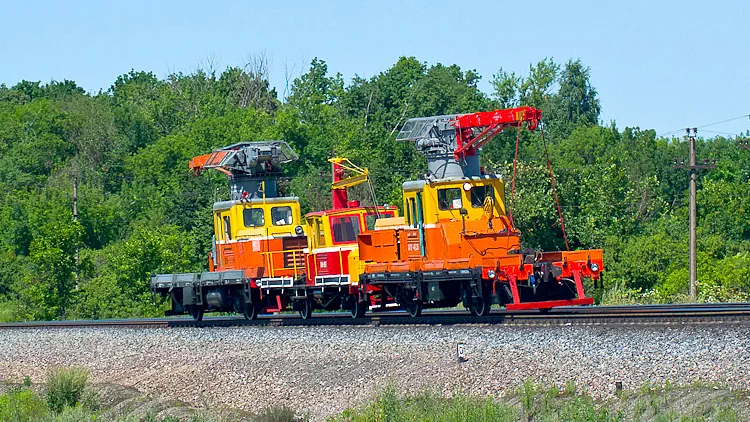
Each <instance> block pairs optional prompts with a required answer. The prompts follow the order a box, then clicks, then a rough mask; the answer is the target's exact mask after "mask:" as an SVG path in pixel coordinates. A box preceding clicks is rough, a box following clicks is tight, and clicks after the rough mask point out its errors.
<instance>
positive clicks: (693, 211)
mask: <svg viewBox="0 0 750 422" xmlns="http://www.w3.org/2000/svg"><path fill="white" fill-rule="evenodd" d="M685 132H686V133H687V136H688V141H689V143H690V146H689V153H688V164H687V165H685V160H680V162H679V163H678V162H677V160H674V166H673V167H674V168H686V169H688V170H689V174H690V177H689V180H690V300H692V301H693V302H695V301H696V300H697V299H698V288H697V280H698V268H697V251H696V218H697V206H696V201H695V197H696V189H697V186H696V184H697V181H698V170H699V169H712V168H716V160H704V162H703V164H697V163H696V159H695V136H696V135H697V134H698V129H697V128H693V129H692V132H693V133H692V135H691V134H690V128H686V129H685Z"/></svg>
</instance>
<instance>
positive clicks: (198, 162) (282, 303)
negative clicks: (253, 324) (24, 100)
mask: <svg viewBox="0 0 750 422" xmlns="http://www.w3.org/2000/svg"><path fill="white" fill-rule="evenodd" d="M297 158H298V157H297V155H296V154H295V153H294V151H292V149H291V148H290V147H289V145H288V144H286V143H285V142H283V141H262V142H245V143H239V144H235V145H230V146H228V147H225V148H220V149H218V150H216V151H213V152H211V153H209V154H206V155H202V156H199V157H195V158H194V159H193V160H191V161H190V163H189V167H190V169H191V170H192V171H193V172H194V173H195V174H197V175H198V174H200V173H201V171H203V170H206V169H215V170H218V171H220V172H222V173H224V174H226V175H227V176H228V179H229V182H230V183H229V185H230V186H229V187H230V200H227V201H218V202H216V203H214V204H213V223H214V236H213V241H212V248H211V251H210V252H209V253H208V271H204V272H202V273H182V274H157V275H154V276H152V277H151V283H150V288H151V291H152V292H153V293H154V294H159V295H161V296H163V297H167V296H168V297H170V299H171V302H172V303H171V304H172V306H171V308H172V309H171V310H170V311H168V312H167V315H181V314H186V313H187V314H190V315H191V316H192V317H193V319H195V320H196V321H200V320H201V319H202V318H203V315H204V313H205V312H206V311H213V312H237V313H242V314H244V316H245V317H246V318H247V319H255V318H256V317H257V316H258V314H260V313H275V312H281V311H284V310H288V309H290V308H291V309H294V310H297V311H299V313H300V315H301V316H302V318H304V319H307V318H309V317H310V316H311V315H312V311H313V310H315V309H325V310H338V309H350V308H354V311H353V314H357V315H359V314H361V313H362V312H363V309H362V307H361V305H359V304H358V300H357V297H358V292H359V290H358V287H357V281H358V278H357V277H358V275H359V273H356V275H355V277H352V276H351V274H350V271H349V268H350V262H354V264H352V265H351V268H353V269H354V268H357V267H358V261H357V235H358V234H359V233H361V232H363V231H365V230H367V229H369V228H372V227H373V226H374V223H375V221H376V220H377V219H378V218H380V217H393V216H397V215H398V210H397V208H396V207H389V206H371V207H364V206H360V204H359V202H358V201H349V200H348V196H347V189H348V188H350V187H352V186H355V185H358V184H360V183H365V182H367V183H368V184H369V183H370V179H369V172H368V171H367V169H363V168H360V167H357V166H356V165H354V164H353V163H351V162H350V161H349V160H348V159H345V158H334V159H331V160H329V161H331V163H332V167H333V182H332V204H333V206H332V208H331V209H329V210H325V211H320V212H313V213H309V214H307V215H306V216H305V217H304V218H302V217H301V211H300V202H299V198H298V197H287V196H281V195H280V193H279V189H278V179H279V177H280V176H281V174H282V171H281V166H282V165H284V164H287V163H289V162H291V161H293V160H296V159H297ZM347 173H349V174H352V173H353V174H354V175H353V176H349V177H347V176H346V174H347ZM369 188H370V192H373V190H372V186H371V185H370V186H369ZM373 200H374V195H373ZM308 234H309V236H308ZM352 280H354V281H353V282H352ZM358 305H359V307H358Z"/></svg>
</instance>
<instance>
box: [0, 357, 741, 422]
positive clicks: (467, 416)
mask: <svg viewBox="0 0 750 422" xmlns="http://www.w3.org/2000/svg"><path fill="white" fill-rule="evenodd" d="M87 381H88V371H87V370H86V369H83V368H66V369H57V370H54V371H50V372H49V374H48V376H47V384H48V385H47V389H46V392H45V394H44V396H43V398H42V397H40V396H39V395H37V394H36V393H35V392H34V391H33V390H32V388H31V387H32V383H31V380H30V379H28V377H27V378H25V379H24V382H23V385H21V386H19V387H15V388H12V389H11V390H9V391H8V392H7V393H5V394H2V395H0V421H3V422H5V421H7V422H32V421H42V422H91V421H104V420H107V421H110V420H114V421H117V422H131V421H132V422H135V421H139V422H140V421H145V422H178V419H177V418H175V417H166V418H158V417H157V416H156V414H155V413H154V414H147V415H145V416H143V415H142V416H141V417H140V418H135V417H132V416H130V415H122V416H112V415H108V414H107V413H106V412H104V411H102V410H101V409H99V405H98V396H97V395H96V394H95V393H94V392H93V391H92V390H91V389H90V388H89V387H88V384H87ZM749 402H750V395H748V393H747V392H743V391H734V392H733V391H729V390H727V389H722V388H719V387H717V386H706V385H698V386H689V387H676V386H674V385H671V384H669V383H667V384H665V385H663V386H656V385H652V384H644V385H643V386H641V387H640V388H638V389H635V390H629V391H627V390H626V391H622V392H621V393H619V394H618V395H617V397H616V398H612V399H609V400H607V401H600V400H595V399H593V398H592V397H591V396H589V395H588V394H586V393H585V390H584V389H583V388H581V387H580V386H577V385H576V383H575V382H573V381H568V382H566V383H565V384H564V385H562V386H558V385H553V386H544V385H539V384H535V383H533V382H531V381H526V382H524V383H523V384H521V385H520V386H518V388H516V390H515V391H513V392H512V393H511V394H509V395H508V396H506V397H503V398H501V399H492V398H488V397H478V396H472V395H467V394H457V395H454V396H452V397H444V396H443V395H442V394H439V393H435V392H431V391H423V392H420V393H417V394H405V395H404V394H399V392H398V391H397V389H396V388H395V387H393V386H390V387H388V388H386V389H385V390H383V391H382V392H381V393H380V394H379V395H377V396H376V397H375V398H374V399H373V400H372V401H370V402H369V403H367V404H365V405H363V406H362V407H359V408H354V409H349V410H346V411H344V412H343V413H341V414H340V415H337V416H334V417H331V418H329V422H428V421H430V422H431V421H436V422H458V421H461V422H484V421H487V422H489V421H493V422H494V421H499V422H503V421H519V420H521V421H527V422H531V421H534V422H563V421H564V422H579V421H580V422H584V421H585V422H620V421H644V422H645V421H649V422H672V421H675V422H677V421H679V422H704V421H717V422H737V421H740V420H745V419H746V418H747V416H748V415H747V413H746V412H747V411H746V410H745V413H740V411H739V410H740V409H747V407H748V403H749ZM185 410H186V413H185V414H184V416H183V418H185V417H187V418H188V420H189V421H190V422H213V421H218V420H221V421H222V422H230V421H232V420H239V418H234V419H232V418H226V417H221V418H220V419H215V418H212V417H210V416H207V415H208V414H204V413H202V411H194V410H190V409H185ZM246 415H247V417H243V418H242V420H247V419H248V418H249V419H250V420H251V421H254V422H304V421H306V420H308V418H306V417H301V416H298V415H297V414H296V412H295V411H294V410H293V409H290V408H288V407H285V406H273V407H269V408H266V409H263V410H262V411H260V412H258V413H257V414H254V415H251V414H246ZM182 420H183V422H185V419H182Z"/></svg>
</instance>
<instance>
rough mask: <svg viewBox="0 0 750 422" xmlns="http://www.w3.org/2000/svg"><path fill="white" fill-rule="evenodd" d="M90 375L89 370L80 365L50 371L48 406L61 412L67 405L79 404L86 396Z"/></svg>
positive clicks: (48, 377) (47, 394)
mask: <svg viewBox="0 0 750 422" xmlns="http://www.w3.org/2000/svg"><path fill="white" fill-rule="evenodd" d="M88 377H89V370H88V369H86V368H80V367H74V368H60V369H54V370H52V371H50V373H49V374H48V376H47V392H46V399H47V407H48V408H49V409H50V410H51V411H53V412H55V413H60V412H62V410H63V408H65V407H75V406H76V405H78V403H80V402H81V398H82V397H83V396H84V391H85V389H86V383H87V382H88Z"/></svg>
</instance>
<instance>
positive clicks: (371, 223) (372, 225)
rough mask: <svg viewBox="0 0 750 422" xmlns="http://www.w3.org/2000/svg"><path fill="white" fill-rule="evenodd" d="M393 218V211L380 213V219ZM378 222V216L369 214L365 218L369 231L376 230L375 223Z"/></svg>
mask: <svg viewBox="0 0 750 422" xmlns="http://www.w3.org/2000/svg"><path fill="white" fill-rule="evenodd" d="M391 217H393V211H386V212H381V213H380V218H391ZM377 220H378V215H377V214H367V215H366V216H365V226H366V227H367V230H372V229H374V228H375V221H377Z"/></svg>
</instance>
